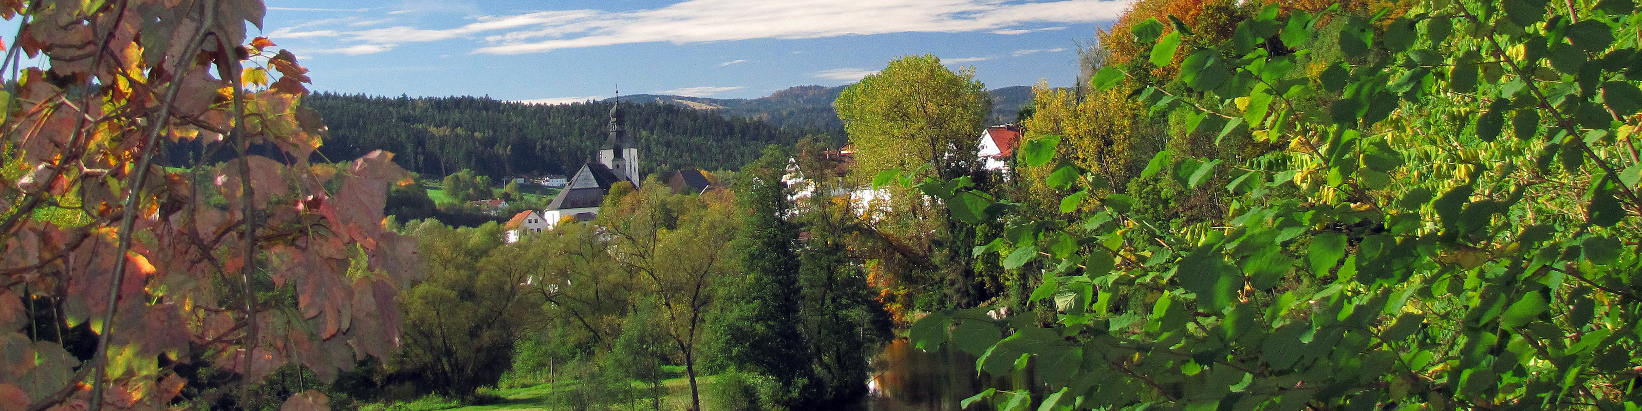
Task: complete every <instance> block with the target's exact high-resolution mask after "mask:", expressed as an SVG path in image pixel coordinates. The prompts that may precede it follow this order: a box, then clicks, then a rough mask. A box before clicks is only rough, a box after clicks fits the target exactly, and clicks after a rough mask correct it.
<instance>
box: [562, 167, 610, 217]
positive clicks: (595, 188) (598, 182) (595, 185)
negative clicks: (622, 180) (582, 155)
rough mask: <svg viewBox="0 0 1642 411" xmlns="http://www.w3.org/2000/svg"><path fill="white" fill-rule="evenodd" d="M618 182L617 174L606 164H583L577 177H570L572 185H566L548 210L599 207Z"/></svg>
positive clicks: (577, 172)
mask: <svg viewBox="0 0 1642 411" xmlns="http://www.w3.org/2000/svg"><path fill="white" fill-rule="evenodd" d="M616 181H619V180H617V179H616V174H615V173H612V172H610V168H609V167H605V166H604V164H599V163H591V162H590V163H587V164H583V165H582V168H581V170H577V171H576V175H575V176H572V177H570V184H567V185H565V187H564V191H560V192H559V196H558V197H554V198H553V202H551V203H548V204H547V209H548V210H564V209H571V208H587V207H598V206H599V205H600V204H603V203H604V194H605V193H608V192H610V185H612V184H615V183H616Z"/></svg>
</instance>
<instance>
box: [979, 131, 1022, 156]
mask: <svg viewBox="0 0 1642 411" xmlns="http://www.w3.org/2000/svg"><path fill="white" fill-rule="evenodd" d="M986 135H987V136H988V137H991V138H992V143H993V144H996V145H998V157H1014V156H1015V146H1018V145H1020V141H1021V130H1020V129H1019V128H1016V127H1015V126H993V127H987V128H986Z"/></svg>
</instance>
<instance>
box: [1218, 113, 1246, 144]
mask: <svg viewBox="0 0 1642 411" xmlns="http://www.w3.org/2000/svg"><path fill="white" fill-rule="evenodd" d="M1241 126H1243V118H1242V117H1232V119H1231V121H1227V122H1226V126H1225V127H1222V128H1220V135H1219V136H1217V137H1215V138H1214V142H1215V144H1216V145H1219V144H1220V140H1223V139H1225V138H1226V136H1227V135H1230V134H1231V133H1232V132H1234V131H1237V129H1238V127H1241Z"/></svg>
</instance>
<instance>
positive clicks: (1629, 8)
mask: <svg viewBox="0 0 1642 411" xmlns="http://www.w3.org/2000/svg"><path fill="white" fill-rule="evenodd" d="M1596 9H1597V10H1602V11H1606V12H1608V13H1609V14H1614V15H1621V14H1631V13H1632V12H1635V11H1636V3H1634V2H1632V1H1631V0H1602V1H1600V2H1597V3H1596Z"/></svg>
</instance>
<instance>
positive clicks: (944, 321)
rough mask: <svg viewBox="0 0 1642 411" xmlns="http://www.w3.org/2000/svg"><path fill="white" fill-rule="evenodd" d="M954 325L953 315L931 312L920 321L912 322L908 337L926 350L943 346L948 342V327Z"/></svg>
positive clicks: (921, 348) (914, 343)
mask: <svg viewBox="0 0 1642 411" xmlns="http://www.w3.org/2000/svg"><path fill="white" fill-rule="evenodd" d="M951 326H952V317H948V316H947V315H946V314H942V313H938V312H935V313H929V315H927V316H924V318H922V319H919V320H918V322H915V323H912V329H911V330H909V331H907V338H908V339H910V340H912V345H913V346H914V347H918V349H920V350H924V351H926V352H929V351H935V350H938V349H940V348H941V343H944V342H946V329H947V327H951Z"/></svg>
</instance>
